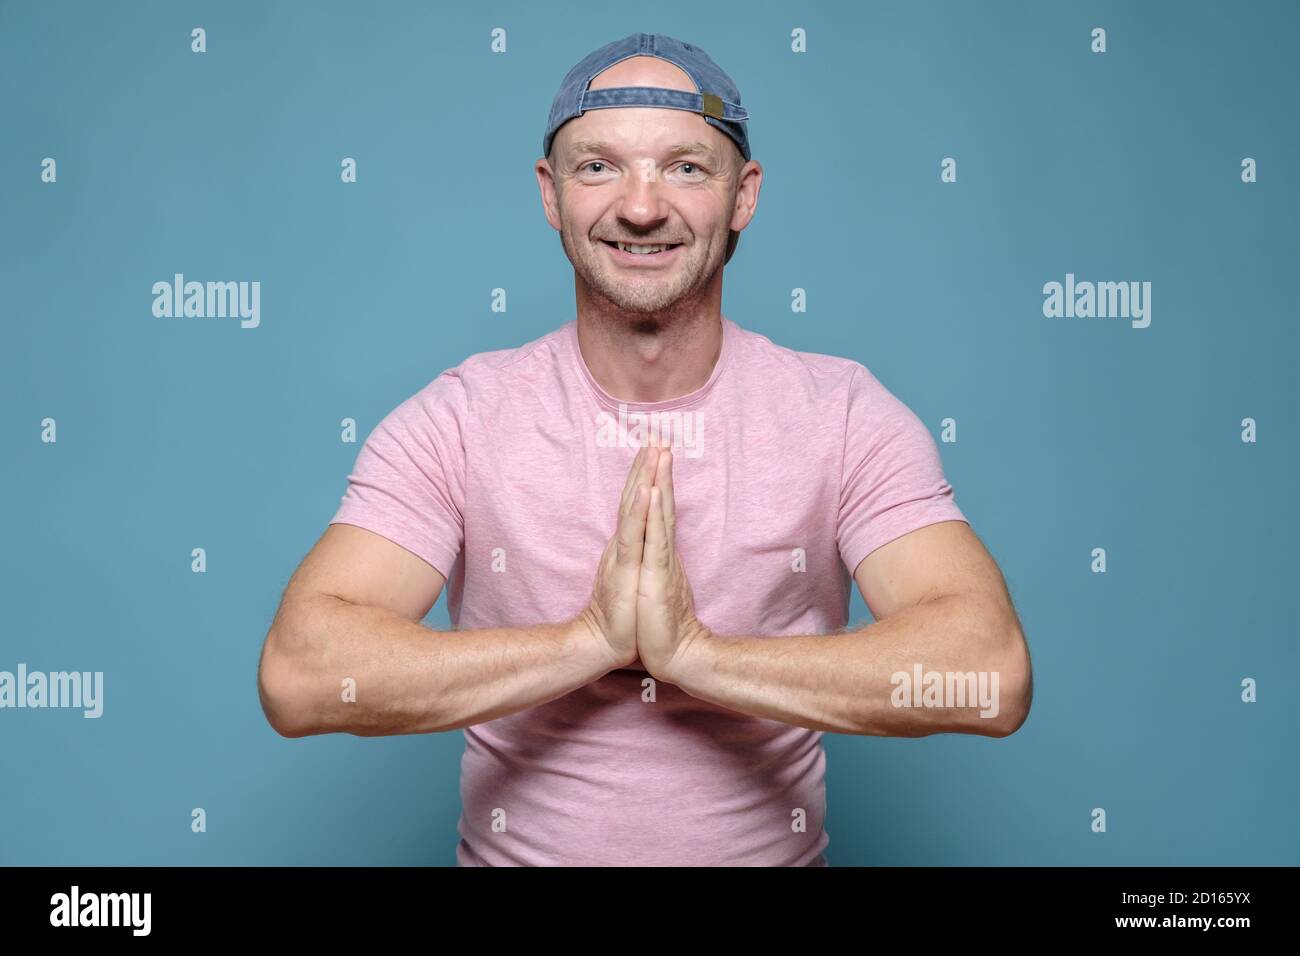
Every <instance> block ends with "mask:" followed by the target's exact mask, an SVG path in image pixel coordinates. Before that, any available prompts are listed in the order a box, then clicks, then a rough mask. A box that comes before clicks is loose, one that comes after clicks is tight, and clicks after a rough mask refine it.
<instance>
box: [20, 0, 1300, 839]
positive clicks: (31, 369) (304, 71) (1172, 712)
mask: <svg viewBox="0 0 1300 956" xmlns="http://www.w3.org/2000/svg"><path fill="white" fill-rule="evenodd" d="M1298 28H1300V8H1298V7H1297V5H1296V4H1294V3H1290V2H1257V3H1242V4H1234V3H1227V2H1220V3H1172V2H1171V3H1154V2H1152V3H1140V4H1135V3H1130V2H1077V3H1067V2H1062V3H1041V2H1029V0H1026V2H990V3H968V2H955V0H954V2H950V3H935V2H929V3H905V2H880V3H876V2H864V3H848V2H836V3H831V2H815V3H807V2H797V3H796V2H788V3H770V2H745V3H743V4H742V3H724V4H711V5H710V4H705V5H701V4H698V3H685V2H677V0H666V2H663V3H658V4H653V5H651V6H644V5H635V4H631V5H629V4H614V5H604V4H593V3H571V2H568V0H565V2H560V3H549V4H533V3H523V2H518V3H504V2H502V3H456V4H453V3H414V2H410V3H397V2H382V3H342V2H328V3H326V2H320V3H306V2H303V3H285V2H278V3H257V2H252V0H249V2H239V3H233V2H232V3H201V2H181V3H176V2H165V3H164V2H138V3H125V2H123V3H91V2H85V3H70V2H52V3H41V4H31V3H19V2H15V0H4V2H0V106H2V115H0V141H2V142H3V149H0V277H2V285H0V304H2V306H3V313H4V315H3V323H2V324H0V330H2V332H0V334H2V335H3V339H2V340H0V356H3V376H0V429H2V438H3V445H2V447H3V449H4V466H3V469H2V470H0V475H2V476H3V485H4V487H3V495H2V496H0V507H2V508H3V529H4V533H3V540H4V543H5V547H4V548H3V549H0V562H2V563H3V567H2V569H0V587H2V588H3V607H4V622H3V625H0V682H4V684H5V685H6V686H7V687H8V688H9V693H8V694H7V695H5V696H4V703H5V706H3V707H0V757H2V762H3V767H4V769H3V771H2V772H0V832H2V836H0V863H6V864H69V865H77V864H87V865H108V864H326V863H331V864H334V863H343V864H435V865H439V864H447V865H449V864H453V863H454V862H455V854H454V851H455V846H456V842H457V839H458V835H457V833H456V822H457V816H458V814H459V812H460V801H459V793H458V776H459V768H460V755H461V752H462V749H463V736H462V733H461V732H460V731H453V732H449V733H442V734H433V735H414V736H400V737H384V738H362V737H354V736H350V735H346V734H334V735H325V736H317V737H309V738H302V739H295V740H288V739H283V738H281V737H279V736H278V735H277V734H276V733H275V732H274V731H273V730H272V728H271V727H270V726H269V724H268V723H267V720H266V718H265V716H264V715H263V713H262V711H261V708H260V705H259V701H258V695H257V687H256V673H257V663H258V655H259V652H260V649H261V646H262V642H263V640H264V638H265V636H266V632H267V629H268V627H269V625H270V622H271V618H272V615H273V613H274V611H275V608H276V605H277V602H278V600H279V597H280V594H281V592H282V590H283V588H284V586H285V584H286V582H287V581H288V578H289V575H290V574H291V572H292V571H293V569H294V568H295V567H296V566H297V564H298V562H299V561H300V560H301V559H302V557H303V556H304V555H305V554H306V552H307V551H308V550H309V549H310V548H311V546H312V545H313V544H314V543H315V541H316V540H317V539H318V538H319V536H320V535H321V534H322V532H323V531H324V530H325V527H326V523H327V521H328V520H329V519H330V517H331V516H332V515H333V514H334V511H335V510H336V508H337V507H338V504H339V501H340V497H341V496H342V494H343V492H344V489H345V487H346V476H347V474H348V472H349V471H350V469H351V468H352V465H353V463H354V461H355V459H356V456H357V452H358V450H359V448H360V447H361V444H362V443H363V442H364V441H365V439H366V437H367V435H368V434H369V433H370V431H371V429H373V428H374V426H375V425H376V424H377V423H378V421H379V420H380V419H381V418H382V417H383V416H384V415H385V414H386V413H387V412H388V411H390V410H391V409H392V408H394V407H395V406H396V405H397V404H398V403H400V402H401V401H402V400H404V399H405V398H407V397H408V396H410V395H412V394H414V393H415V392H416V391H418V390H420V389H421V388H422V387H423V386H425V385H426V384H428V383H429V382H430V381H431V380H432V379H434V378H435V377H436V376H437V375H438V374H439V373H440V372H442V371H443V370H444V369H447V368H451V367H454V366H456V365H458V364H459V363H460V362H462V361H463V360H464V359H465V358H466V357H467V356H469V355H471V354H473V353H476V352H483V351H489V350H494V349H506V348H514V347H516V346H518V345H521V344H523V343H525V342H528V341H531V340H533V339H535V338H537V337H539V336H541V335H543V334H545V333H546V332H548V331H551V330H553V329H555V328H557V327H558V326H560V325H561V324H563V323H565V322H567V321H570V320H571V319H573V318H574V289H573V269H572V266H571V265H570V263H569V261H568V260H567V258H566V257H565V255H564V251H563V249H562V247H561V244H560V241H559V237H558V234H557V233H556V232H555V231H554V230H553V229H552V228H551V227H550V226H549V225H548V224H547V222H546V219H545V218H544V216H543V212H542V207H541V201H540V198H539V194H538V187H537V181H536V178H535V176H534V173H533V164H534V163H535V161H536V160H537V159H538V158H539V155H540V140H541V135H542V132H543V130H544V127H545V121H546V115H547V110H548V108H549V105H550V101H551V97H552V96H553V95H554V92H555V89H556V87H557V85H558V83H559V81H560V79H561V78H562V77H563V75H564V73H565V72H566V71H567V70H568V68H569V67H570V66H572V65H573V63H574V62H576V60H577V59H578V58H579V57H580V56H582V55H583V54H584V53H586V52H587V51H590V50H592V49H594V48H596V47H597V46H600V45H601V44H603V43H606V42H608V41H610V40H613V39H617V38H619V37H622V36H626V35H628V34H629V33H632V32H635V31H652V32H662V33H666V34H669V35H671V36H674V37H679V38H682V39H684V40H686V41H688V42H695V43H698V44H699V45H701V46H702V47H704V48H705V49H706V50H708V52H709V54H710V55H711V56H712V57H713V58H714V59H715V60H717V61H718V62H719V63H720V64H722V65H723V66H724V68H725V69H726V70H727V71H728V73H730V75H731V76H732V77H733V78H734V79H735V80H736V81H737V83H738V85H739V86H740V87H741V88H742V89H743V90H744V97H745V106H746V107H747V109H748V110H749V111H750V115H751V120H750V123H749V129H750V136H751V143H752V147H753V154H754V158H755V159H756V160H758V161H759V162H760V163H761V164H762V165H763V169H764V172H765V176H764V181H763V188H762V192H761V197H760V201H759V205H758V210H757V214H756V216H755V219H754V221H753V222H752V224H751V225H750V227H749V228H748V229H746V230H745V232H744V233H743V236H742V238H741V241H740V244H739V246H738V248H737V250H736V253H735V257H734V258H733V259H732V260H731V262H730V264H729V265H728V266H727V267H726V271H725V283H724V301H723V313H724V314H725V315H727V316H728V317H730V318H732V319H733V320H734V321H736V322H737V323H738V324H740V325H741V326H743V327H746V328H749V329H753V330H755V331H757V332H761V333H762V334H764V335H766V336H768V337H770V338H771V339H772V340H773V341H775V342H776V343H778V344H780V345H784V346H787V347H789V348H793V349H798V350H801V351H810V352H821V353H828V354H832V355H838V356H843V357H846V358H849V359H853V360H855V361H858V362H861V363H863V364H864V365H866V366H867V367H868V368H869V369H870V370H871V371H872V372H873V373H874V374H875V375H876V376H877V377H878V378H879V379H880V380H881V382H882V383H883V384H884V385H886V386H887V387H888V388H889V389H890V390H891V391H892V392H893V393H894V394H895V395H897V396H898V397H899V398H900V399H902V400H903V401H904V402H905V403H907V405H908V406H909V407H910V408H911V409H912V410H913V411H915V412H916V414H917V415H918V416H919V417H920V418H921V419H922V421H923V422H924V423H925V424H926V425H927V426H928V427H929V429H930V430H931V433H932V435H933V436H934V438H935V440H936V442H937V443H938V447H939V449H940V452H941V454H942V459H943V465H944V469H945V472H946V474H947V477H948V479H949V481H950V482H951V484H952V487H953V489H954V492H955V501H956V503H957V504H958V506H959V507H960V508H961V509H962V511H963V513H964V514H965V515H966V516H967V517H968V518H969V519H970V522H971V525H972V527H973V528H974V530H975V532H976V533H977V534H978V535H979V536H980V537H981V539H982V540H983V541H984V543H985V544H986V546H987V547H988V549H989V550H990V552H991V553H992V554H993V556H994V557H995V558H996V560H997V561H998V563H999V565H1000V566H1001V568H1002V570H1003V572H1004V574H1005V575H1006V578H1007V582H1008V585H1009V587H1010V590H1011V593H1012V596H1013V599H1014V601H1015V604H1016V608H1017V610H1018V611H1019V614H1020V617H1021V621H1022V623H1023V625H1024V629H1025V633H1026V636H1027V638H1028V642H1029V645H1030V650H1031V653H1032V656H1033V664H1034V681H1035V684H1034V702H1033V709H1032V712H1031V714H1030V717H1029V720H1028V722H1027V723H1026V724H1025V725H1024V726H1023V727H1022V728H1021V729H1020V731H1019V732H1017V733H1016V734H1014V735H1013V736H1011V737H1008V738H1005V739H995V738H989V737H980V736H967V735H954V734H943V735H937V736H931V737H925V738H918V739H882V738H876V737H861V736H847V735H832V734H827V735H826V737H825V740H824V743H825V745H826V748H827V754H828V765H827V777H826V780H827V798H828V810H827V813H828V816H827V822H826V830H827V833H828V834H829V837H830V844H829V846H828V848H827V851H826V852H827V858H828V860H829V861H830V863H831V864H832V865H857V864H1066V863H1070V864H1076V863H1081V864H1123V865H1128V864H1175V865H1182V864H1295V863H1297V862H1300V850H1298V848H1297V842H1298V841H1297V832H1298V827H1297V816H1296V812H1295V808H1296V806H1297V805H1298V804H1300V787H1298V785H1297V784H1298V780H1300V777H1298V775H1297V761H1296V743H1295V735H1296V704H1297V700H1296V692H1297V674H1298V673H1300V666H1298V665H1300V653H1298V652H1297V643H1298V642H1297V631H1296V625H1295V621H1294V614H1293V611H1292V602H1293V600H1294V594H1295V590H1294V588H1295V582H1296V579H1297V573H1298V572H1300V562H1297V559H1296V550H1295V547H1294V544H1293V541H1294V536H1295V533H1296V529H1297V527H1300V523H1298V522H1297V504H1296V472H1297V455H1296V439H1297V435H1296V408H1297V397H1298V396H1297V385H1296V382H1297V376H1296V374H1295V364H1296V361H1297V345H1298V344H1300V335H1298V334H1297V322H1298V320H1300V314H1298V313H1297V304H1296V294H1295V289H1294V288H1293V285H1294V283H1295V281H1296V275H1297V269H1296V266H1297V252H1298V251H1300V243H1298V242H1297V216H1298V215H1300V195H1298V191H1300V185H1298V184H1300V180H1297V177H1296V175H1295V173H1294V171H1293V169H1292V165H1293V164H1294V162H1295V158H1296V157H1297V155H1300V135H1298V134H1297V122H1296V116H1297V109H1298V106H1297V92H1300V91H1298V89H1297V87H1298V85H1300V81H1298V79H1297V76H1298V74H1297V69H1296V51H1295V46H1296V38H1297V36H1298V35H1300V30H1298ZM190 282H197V283H203V284H204V285H203V287H204V288H205V289H206V288H208V287H209V285H208V284H210V283H219V284H227V283H228V284H230V285H222V286H221V287H222V288H223V289H228V290H230V294H231V298H230V301H231V302H235V301H236V300H237V301H238V308H235V307H233V306H232V307H231V308H230V309H228V310H225V311H226V314H223V315H211V314H190V313H191V312H194V311H200V312H202V310H191V309H186V308H184V306H183V300H184V286H185V284H186V283H190ZM178 303H182V304H181V306H180V307H179V308H173V306H176V305H177V304H178ZM1288 416H1289V417H1288ZM851 618H852V620H853V621H855V622H859V623H860V622H865V621H867V620H869V614H868V611H867V609H866V607H865V606H864V605H863V603H862V601H861V598H860V597H859V596H857V594H856V592H855V595H854V598H853V605H852V607H851ZM427 624H428V625H429V626H430V627H434V628H445V627H447V626H448V621H447V613H446V595H445V594H444V595H443V597H441V598H440V599H439V601H438V604H437V605H436V607H435V608H434V610H433V611H432V612H431V614H430V615H429V617H428V619H427ZM74 672H75V673H77V674H79V675H81V677H82V678H84V681H83V682H82V686H81V687H79V688H72V687H69V686H64V687H63V688H62V690H63V691H64V693H62V694H53V695H47V696H45V697H44V698H43V699H37V698H36V697H33V696H30V695H29V694H27V693H26V691H27V690H28V689H29V687H30V686H32V685H31V684H30V683H29V681H30V680H31V675H33V674H37V673H40V674H45V675H49V674H51V673H65V674H67V673H74ZM4 675H8V677H7V678H5V677H4ZM74 690H75V691H77V693H74V692H73V691H74Z"/></svg>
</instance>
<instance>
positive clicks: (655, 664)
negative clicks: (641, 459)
mask: <svg viewBox="0 0 1300 956" xmlns="http://www.w3.org/2000/svg"><path fill="white" fill-rule="evenodd" d="M649 457H650V460H651V461H653V462H654V465H655V467H654V485H653V487H651V489H650V502H649V513H648V514H647V516H646V520H645V545H644V547H643V549H642V556H641V577H640V582H639V584H638V586H637V600H636V644H637V650H638V651H639V653H640V657H641V661H642V663H643V664H645V667H646V670H648V671H649V672H650V673H651V674H653V675H654V676H655V677H657V678H659V679H660V680H666V681H669V682H670V683H671V682H672V681H673V677H672V675H673V673H674V670H673V669H674V666H677V667H680V664H681V661H682V659H683V657H684V656H685V653H686V651H687V649H688V648H689V646H690V645H691V643H692V642H693V641H695V640H698V639H702V638H703V639H707V637H708V635H709V630H708V628H706V627H705V626H704V625H703V624H701V623H700V620H699V618H697V617H696V616H695V599H694V595H692V593H691V585H690V582H689V581H687V580H686V569H685V568H684V567H683V566H682V562H681V558H680V557H679V556H678V554H677V546H676V521H677V515H676V511H675V508H674V505H673V454H672V452H671V451H669V450H668V449H666V448H651V449H650V456H649Z"/></svg>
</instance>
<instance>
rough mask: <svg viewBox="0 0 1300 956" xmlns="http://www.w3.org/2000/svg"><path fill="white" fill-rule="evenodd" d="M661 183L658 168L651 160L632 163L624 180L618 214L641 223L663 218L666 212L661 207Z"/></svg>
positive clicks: (644, 223) (629, 220)
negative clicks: (629, 171) (629, 172)
mask: <svg viewBox="0 0 1300 956" xmlns="http://www.w3.org/2000/svg"><path fill="white" fill-rule="evenodd" d="M662 185H663V184H662V183H661V182H660V181H659V170H658V169H656V168H655V164H654V162H653V160H640V161H638V162H635V163H633V164H632V169H631V174H630V175H629V176H628V177H627V179H626V180H625V181H624V187H623V196H622V199H621V200H620V202H619V216H620V217H621V218H623V219H626V220H627V221H628V222H634V223H638V224H641V225H649V224H652V223H655V222H658V221H659V220H661V219H663V218H664V217H665V215H666V213H665V212H664V208H663V205H664V201H663V195H662V188H661V187H662Z"/></svg>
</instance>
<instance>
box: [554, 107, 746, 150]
mask: <svg viewBox="0 0 1300 956" xmlns="http://www.w3.org/2000/svg"><path fill="white" fill-rule="evenodd" d="M557 136H558V140H559V146H560V150H561V152H563V153H564V154H566V155H570V156H576V155H578V154H580V153H585V152H601V153H617V154H620V155H641V156H670V155H682V154H684V153H686V152H690V153H694V154H697V155H703V156H710V157H712V158H714V159H721V158H722V157H723V156H725V155H726V154H725V152H724V150H723V147H724V146H725V145H726V142H725V141H726V135H725V134H724V133H723V132H722V131H720V130H717V129H715V128H714V127H713V126H711V125H710V124H709V123H707V122H705V120H704V117H703V116H701V115H699V114H698V113H691V112H688V111H687V110H674V109H659V108H657V107H650V106H627V107H608V108H603V109H595V110H589V111H587V112H586V113H583V114H582V115H581V116H578V117H576V118H574V119H571V120H569V122H567V123H565V124H564V126H563V127H561V129H560V131H559V133H558V134H557Z"/></svg>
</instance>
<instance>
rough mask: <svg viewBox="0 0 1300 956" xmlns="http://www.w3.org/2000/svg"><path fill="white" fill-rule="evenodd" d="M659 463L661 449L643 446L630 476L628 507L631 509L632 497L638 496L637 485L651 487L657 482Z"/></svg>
mask: <svg viewBox="0 0 1300 956" xmlns="http://www.w3.org/2000/svg"><path fill="white" fill-rule="evenodd" d="M658 463H659V449H657V448H654V447H652V446H649V445H642V446H641V450H640V451H638V452H637V457H636V460H635V461H634V462H633V463H632V466H633V467H632V470H631V472H630V473H629V474H628V481H629V482H631V484H630V485H629V486H628V491H627V501H626V506H627V507H629V508H630V507H631V505H632V496H633V495H635V494H636V490H635V489H636V486H637V485H651V484H654V480H655V468H656V467H657V465H658Z"/></svg>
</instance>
